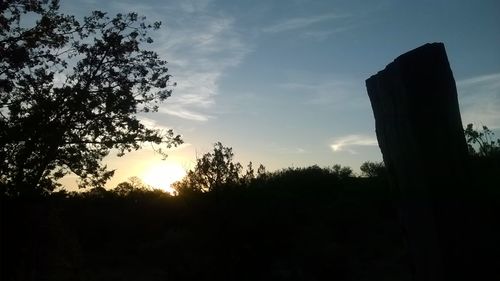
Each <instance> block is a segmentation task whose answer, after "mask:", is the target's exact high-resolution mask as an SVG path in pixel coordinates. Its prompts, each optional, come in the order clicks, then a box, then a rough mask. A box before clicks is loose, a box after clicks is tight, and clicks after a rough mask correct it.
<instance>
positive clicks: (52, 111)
mask: <svg viewBox="0 0 500 281" xmlns="http://www.w3.org/2000/svg"><path fill="white" fill-rule="evenodd" d="M159 27H160V23H159V22H155V23H151V24H150V23H147V22H146V19H145V18H144V17H139V16H138V15H137V14H135V13H129V14H118V15H116V16H115V17H112V18H110V17H109V16H108V15H107V14H106V13H104V12H100V11H94V12H92V13H91V15H89V16H87V17H84V18H83V20H77V19H76V18H75V17H74V16H71V15H65V14H63V13H61V12H60V11H59V5H58V1H57V0H52V1H51V2H50V3H48V1H43V0H8V1H2V2H1V3H0V159H2V161H1V162H0V172H1V176H0V185H1V186H2V187H3V188H4V190H3V192H7V193H10V194H18V193H22V192H26V193H29V192H38V193H40V192H42V193H43V192H49V191H51V190H53V189H54V187H55V186H57V180H58V179H60V178H61V177H63V176H65V175H67V174H68V173H74V174H76V175H77V176H78V177H79V178H80V186H81V187H86V186H93V187H99V186H103V184H104V183H105V182H106V181H107V180H108V179H109V178H110V177H111V176H112V175H113V171H109V170H108V169H107V168H106V166H104V165H103V164H102V163H101V160H102V159H103V158H104V157H105V156H107V155H108V154H109V153H110V151H111V149H116V150H117V151H118V155H119V156H121V155H123V154H124V153H126V152H129V151H132V150H136V149H139V148H141V146H142V145H143V144H144V143H152V144H154V145H155V148H156V149H157V150H159V151H160V152H161V148H162V147H163V148H168V147H171V146H172V145H177V144H179V143H181V140H180V136H176V135H174V133H173V132H172V131H171V130H167V131H161V130H156V129H151V128H147V127H146V126H145V125H144V124H142V123H141V121H140V120H139V119H138V116H137V114H139V113H145V112H152V111H153V112H154V111H156V110H157V109H158V104H159V103H161V102H163V101H164V100H165V99H167V98H168V97H169V96H170V95H171V88H172V86H173V84H172V83H171V82H170V80H171V76H170V75H169V74H168V73H167V72H168V68H167V62H166V61H164V60H162V59H161V58H160V57H159V56H158V54H157V53H155V52H153V51H149V50H146V49H144V45H145V44H150V43H152V42H153V40H152V39H151V37H149V36H148V32H149V31H151V30H156V29H158V28H159Z"/></svg>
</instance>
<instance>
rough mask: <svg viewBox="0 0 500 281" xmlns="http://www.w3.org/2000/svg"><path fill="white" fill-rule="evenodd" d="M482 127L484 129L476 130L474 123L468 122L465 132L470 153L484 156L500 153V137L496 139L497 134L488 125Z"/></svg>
mask: <svg viewBox="0 0 500 281" xmlns="http://www.w3.org/2000/svg"><path fill="white" fill-rule="evenodd" d="M482 129H483V130H482V131H479V130H476V129H474V125H472V124H468V125H467V127H466V128H465V130H464V134H465V139H466V141H467V146H468V148H469V153H470V154H471V155H474V156H483V157H489V156H493V155H498V154H500V139H497V140H496V141H495V139H494V137H495V134H494V133H493V132H492V131H491V130H490V129H489V128H488V127H486V126H483V128H482ZM475 146H476V147H477V150H476V148H475Z"/></svg>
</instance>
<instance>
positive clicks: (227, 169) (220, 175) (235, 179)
mask: <svg viewBox="0 0 500 281" xmlns="http://www.w3.org/2000/svg"><path fill="white" fill-rule="evenodd" d="M233 157H234V154H233V149H232V148H230V147H224V146H223V145H222V143H220V142H217V143H215V144H214V150H213V152H208V153H205V154H204V155H203V156H202V157H201V158H199V159H197V160H196V166H195V167H194V170H190V171H188V173H187V175H186V176H185V177H184V178H183V179H182V180H181V181H179V182H177V183H174V184H173V187H174V188H175V189H176V190H177V191H178V192H179V193H180V194H182V193H185V192H189V190H191V191H204V192H205V191H216V190H219V189H220V188H222V187H223V186H227V185H237V184H239V183H240V173H241V170H242V166H241V164H240V163H238V162H233Z"/></svg>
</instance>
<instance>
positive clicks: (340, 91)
mask: <svg viewBox="0 0 500 281" xmlns="http://www.w3.org/2000/svg"><path fill="white" fill-rule="evenodd" d="M312 79H316V80H317V81H313V82H311V81H310V80H309V81H308V82H301V81H297V82H289V83H282V84H280V85H279V86H280V87H281V88H283V89H285V90H287V91H288V92H294V93H299V94H301V95H303V96H304V98H305V103H306V104H310V105H319V106H331V105H341V106H342V107H344V108H345V107H351V108H355V107H359V106H363V107H365V106H369V103H368V99H366V97H365V92H364V89H363V88H362V84H360V83H359V81H357V80H355V79H352V78H344V79H339V78H335V77H331V76H328V77H323V78H320V79H317V78H311V80H312ZM291 80H297V79H291Z"/></svg>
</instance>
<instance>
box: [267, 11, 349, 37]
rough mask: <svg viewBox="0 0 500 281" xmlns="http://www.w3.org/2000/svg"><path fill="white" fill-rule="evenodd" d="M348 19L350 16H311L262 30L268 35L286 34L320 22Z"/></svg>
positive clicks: (288, 20)
mask: <svg viewBox="0 0 500 281" xmlns="http://www.w3.org/2000/svg"><path fill="white" fill-rule="evenodd" d="M346 17H349V16H348V15H343V14H335V13H330V14H323V15H315V16H309V17H299V18H291V19H286V20H284V21H282V22H279V23H276V24H274V25H271V26H268V27H265V28H264V29H262V31H264V32H267V33H278V32H285V31H290V30H296V29H302V28H306V27H308V26H311V25H313V24H316V23H320V22H325V21H329V20H334V19H339V18H346Z"/></svg>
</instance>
